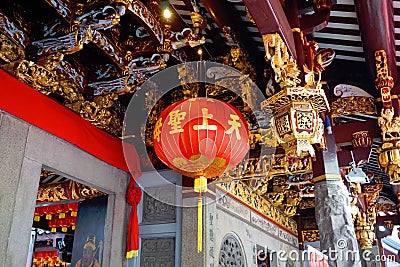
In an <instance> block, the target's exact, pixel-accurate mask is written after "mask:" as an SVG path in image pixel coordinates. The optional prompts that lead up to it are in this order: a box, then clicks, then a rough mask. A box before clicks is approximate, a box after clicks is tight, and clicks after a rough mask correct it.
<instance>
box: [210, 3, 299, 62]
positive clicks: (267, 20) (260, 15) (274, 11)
mask: <svg viewBox="0 0 400 267" xmlns="http://www.w3.org/2000/svg"><path fill="white" fill-rule="evenodd" d="M214 1H215V0H214ZM216 2H218V1H216ZM243 2H244V4H245V5H246V7H247V9H248V10H249V12H250V14H251V16H252V17H253V19H254V21H255V22H256V25H257V27H258V30H259V31H260V34H261V35H264V34H268V33H276V32H277V33H279V34H280V35H281V37H282V39H283V40H284V41H285V43H286V45H287V47H288V51H289V53H290V54H291V55H292V57H293V58H294V59H296V60H297V53H296V46H295V42H294V38H293V32H292V28H291V27H290V24H289V22H288V19H287V17H286V15H285V12H284V11H283V8H282V5H281V3H280V1H279V0H243Z"/></svg>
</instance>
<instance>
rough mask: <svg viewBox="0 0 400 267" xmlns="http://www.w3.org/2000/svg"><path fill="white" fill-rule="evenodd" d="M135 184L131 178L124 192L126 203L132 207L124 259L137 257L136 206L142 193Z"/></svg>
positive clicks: (137, 224)
mask: <svg viewBox="0 0 400 267" xmlns="http://www.w3.org/2000/svg"><path fill="white" fill-rule="evenodd" d="M135 184H136V183H135V180H134V179H132V178H131V181H130V182H129V185H128V189H127V190H126V201H127V202H128V204H129V205H131V206H132V209H131V214H130V217H129V223H128V237H127V242H126V258H128V259H129V258H132V257H135V256H138V250H139V222H138V216H137V208H136V206H137V205H138V204H139V202H140V200H141V198H142V191H141V190H140V188H139V187H137V186H136V185H135Z"/></svg>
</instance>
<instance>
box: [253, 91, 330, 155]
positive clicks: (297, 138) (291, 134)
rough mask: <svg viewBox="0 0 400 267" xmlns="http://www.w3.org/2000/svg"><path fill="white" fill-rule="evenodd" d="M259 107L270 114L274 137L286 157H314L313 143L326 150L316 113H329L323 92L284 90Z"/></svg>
mask: <svg viewBox="0 0 400 267" xmlns="http://www.w3.org/2000/svg"><path fill="white" fill-rule="evenodd" d="M261 108H263V109H264V110H271V111H272V113H273V116H274V117H273V124H274V127H275V131H276V137H277V139H278V142H279V143H280V144H281V145H282V146H283V148H284V149H285V152H286V155H296V156H298V157H303V156H308V155H311V156H312V157H314V155H315V152H314V148H313V147H312V144H317V145H319V146H320V147H321V148H324V147H325V138H324V123H323V121H322V119H321V118H320V117H319V114H320V113H321V112H324V111H327V110H329V104H328V100H327V99H326V96H325V93H324V90H323V89H313V88H304V87H292V88H285V89H283V90H281V91H280V92H279V93H277V94H275V95H273V96H271V97H270V98H268V99H267V100H265V101H264V102H263V103H262V106H261Z"/></svg>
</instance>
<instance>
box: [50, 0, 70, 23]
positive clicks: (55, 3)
mask: <svg viewBox="0 0 400 267" xmlns="http://www.w3.org/2000/svg"><path fill="white" fill-rule="evenodd" d="M45 1H46V3H47V4H48V5H49V6H50V7H52V8H53V9H54V10H55V11H56V12H57V13H58V14H59V15H60V18H63V19H64V20H65V22H70V21H71V20H72V19H73V17H74V15H75V4H76V3H75V1H73V0H64V1H63V0H45Z"/></svg>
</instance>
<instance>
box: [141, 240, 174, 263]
mask: <svg viewBox="0 0 400 267" xmlns="http://www.w3.org/2000/svg"><path fill="white" fill-rule="evenodd" d="M140 266H142V267H155V266H160V267H161V266H162V267H173V266H175V238H173V237H167V238H145V239H142V246H141V253H140Z"/></svg>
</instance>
